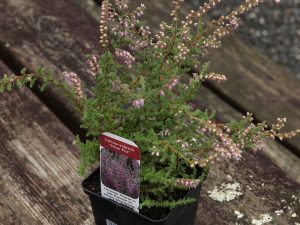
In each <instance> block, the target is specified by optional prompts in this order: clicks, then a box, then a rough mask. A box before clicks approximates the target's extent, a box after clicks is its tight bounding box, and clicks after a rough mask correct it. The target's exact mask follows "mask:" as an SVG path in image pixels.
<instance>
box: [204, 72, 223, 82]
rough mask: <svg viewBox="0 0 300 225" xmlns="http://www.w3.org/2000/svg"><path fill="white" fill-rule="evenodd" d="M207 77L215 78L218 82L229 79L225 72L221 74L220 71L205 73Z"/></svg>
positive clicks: (209, 78)
mask: <svg viewBox="0 0 300 225" xmlns="http://www.w3.org/2000/svg"><path fill="white" fill-rule="evenodd" d="M205 78H206V79H208V80H213V81H217V82H221V81H225V80H227V77H226V76H225V75H224V74H219V73H209V74H207V75H205Z"/></svg>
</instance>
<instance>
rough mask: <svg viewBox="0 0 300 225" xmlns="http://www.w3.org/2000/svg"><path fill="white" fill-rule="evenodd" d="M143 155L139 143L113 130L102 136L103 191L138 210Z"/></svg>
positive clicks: (115, 199) (105, 196)
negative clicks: (116, 133) (118, 134)
mask: <svg viewBox="0 0 300 225" xmlns="http://www.w3.org/2000/svg"><path fill="white" fill-rule="evenodd" d="M140 159H141V151H140V149H139V148H138V146H137V145H136V144H135V143H134V142H132V141H130V140H128V139H125V138H122V137H119V136H117V135H114V134H111V133H107V132H106V133H103V134H102V135H101V136H100V173H101V174H100V177H101V195H102V197H104V198H108V199H111V200H113V201H115V202H117V203H120V204H123V205H125V206H127V207H129V208H131V209H133V210H134V211H136V212H139V202H140V199H139V195H140Z"/></svg>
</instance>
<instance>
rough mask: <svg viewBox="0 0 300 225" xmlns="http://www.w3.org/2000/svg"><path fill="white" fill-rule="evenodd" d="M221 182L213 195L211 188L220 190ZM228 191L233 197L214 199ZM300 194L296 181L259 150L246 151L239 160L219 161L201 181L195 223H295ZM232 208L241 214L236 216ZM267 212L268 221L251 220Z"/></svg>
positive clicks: (213, 224) (299, 210) (245, 224)
mask: <svg viewBox="0 0 300 225" xmlns="http://www.w3.org/2000/svg"><path fill="white" fill-rule="evenodd" d="M222 185H224V186H223V187H225V188H223V189H222V190H223V191H221V192H220V193H219V194H217V196H215V195H213V198H212V196H211V192H212V191H213V190H220V187H221V186H222ZM233 186H239V187H240V190H236V191H237V192H238V193H235V191H234V190H235V189H233V188H232V187H233ZM226 187H227V189H226ZM213 193H215V192H213ZM230 193H231V196H233V199H232V200H230V201H223V202H220V201H218V200H216V199H218V198H221V197H222V196H223V197H224V196H226V197H227V198H229V196H230ZM237 194H239V195H237ZM299 198H300V187H299V184H297V183H296V182H294V181H292V180H290V179H289V178H288V177H286V176H285V174H284V173H283V172H282V171H281V170H279V169H278V168H277V167H276V166H274V164H273V163H272V162H271V161H270V159H268V158H267V157H265V156H263V155H262V154H254V155H247V156H245V157H244V158H243V159H242V161H241V162H237V163H229V164H227V163H221V164H220V165H218V166H214V167H213V168H212V169H211V170H210V173H209V176H208V179H207V181H206V182H205V183H204V185H203V189H202V193H201V198H200V203H199V206H198V211H197V220H196V223H195V225H196V224H197V225H216V224H218V225H228V224H232V225H237V224H238V225H249V224H266V225H267V224H274V225H288V224H289V225H297V222H298V223H299V221H300V202H299ZM281 210H282V211H281ZM235 211H238V212H239V213H242V214H244V216H243V217H242V218H238V217H237V215H236V214H235ZM281 213H282V214H281ZM279 214H280V215H279ZM267 215H269V216H270V217H271V221H270V222H266V223H258V222H257V221H256V223H254V222H255V220H260V218H261V217H262V216H265V217H269V216H267Z"/></svg>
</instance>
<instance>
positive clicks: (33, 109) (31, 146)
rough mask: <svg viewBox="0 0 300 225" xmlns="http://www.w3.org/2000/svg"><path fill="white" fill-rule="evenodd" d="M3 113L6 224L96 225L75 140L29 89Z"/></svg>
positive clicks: (0, 101)
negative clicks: (79, 164)
mask: <svg viewBox="0 0 300 225" xmlns="http://www.w3.org/2000/svg"><path fill="white" fill-rule="evenodd" d="M2 73H10V72H9V71H8V69H7V68H6V67H5V66H4V64H3V63H2V62H1V61H0V74H2ZM0 108H1V111H0V140H1V145H0V151H1V154H0V190H1V191H0V223H1V224H5V225H18V224H20V225H41V224H44V225H50V224H51V225H61V224H66V225H67V224H70V225H71V224H72V225H73V224H92V222H91V221H92V219H93V218H92V214H91V209H90V207H89V200H88V198H87V197H86V196H85V195H84V193H83V191H82V189H81V185H80V182H81V178H80V177H79V176H78V175H77V174H76V172H75V170H76V167H77V165H78V163H79V160H78V157H79V154H78V152H79V151H78V149H77V148H76V147H75V146H74V145H73V144H72V142H73V138H74V136H73V134H72V133H71V132H70V131H69V130H68V129H67V128H66V127H65V126H64V125H63V124H62V123H61V122H60V121H59V120H58V119H57V118H56V117H55V116H54V115H53V114H52V113H51V112H50V111H49V110H48V108H47V107H45V105H44V104H42V103H41V102H40V101H39V100H38V98H37V97H36V96H34V95H33V93H32V92H31V91H29V90H28V89H27V88H24V89H21V90H18V91H13V92H11V93H5V94H0Z"/></svg>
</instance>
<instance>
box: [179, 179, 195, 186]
mask: <svg viewBox="0 0 300 225" xmlns="http://www.w3.org/2000/svg"><path fill="white" fill-rule="evenodd" d="M199 182H200V181H199V180H191V179H177V180H176V185H182V186H185V187H189V188H196V187H197V185H198V184H199Z"/></svg>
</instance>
